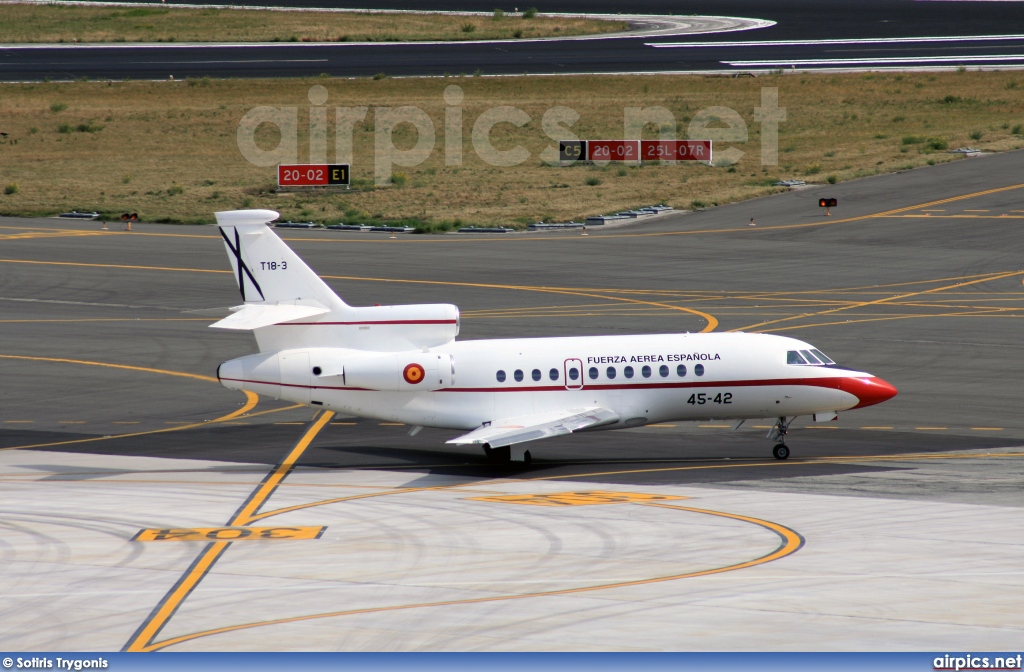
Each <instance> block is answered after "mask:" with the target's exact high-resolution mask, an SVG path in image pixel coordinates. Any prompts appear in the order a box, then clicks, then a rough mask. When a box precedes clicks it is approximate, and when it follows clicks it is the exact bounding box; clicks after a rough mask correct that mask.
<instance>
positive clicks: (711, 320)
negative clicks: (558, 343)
mask: <svg viewBox="0 0 1024 672" xmlns="http://www.w3.org/2000/svg"><path fill="white" fill-rule="evenodd" d="M0 263H10V264H43V265H50V266H76V267H84V268H118V269H126V270H145V271H171V272H176V273H231V271H221V270H211V269H204V268H178V267H173V266H138V265H131V264H88V263H81V262H65V261H32V260H24V259H0ZM320 277H321V278H323V279H331V280H361V281H365V282H405V283H414V284H425V285H446V286H449V287H478V288H487V289H508V290H515V291H524V292H547V293H551V294H565V295H568V296H584V297H588V298H592V299H604V300H606V301H620V302H624V303H635V304H641V305H648V306H657V307H659V308H667V309H668V310H675V311H679V312H684V313H690V314H692V315H696V316H697V317H701V318H703V319H705V320H707V326H705V327H704V328H703V329H701V331H702V332H708V331H714V330H715V328H716V327H717V326H718V320H717V319H715V317H714V316H712V315H709V314H708V313H704V312H702V311H699V310H696V309H694V308H686V307H684V306H673V305H671V304H668V303H657V302H654V301H641V300H639V299H629V298H625V297H617V296H605V295H602V294H593V293H588V292H583V291H577V290H574V289H571V288H553V287H530V286H527V285H497V284H488V283H475V282H443V281H440V280H398V279H394V278H358V277H349V276H344V275H322V276H320Z"/></svg>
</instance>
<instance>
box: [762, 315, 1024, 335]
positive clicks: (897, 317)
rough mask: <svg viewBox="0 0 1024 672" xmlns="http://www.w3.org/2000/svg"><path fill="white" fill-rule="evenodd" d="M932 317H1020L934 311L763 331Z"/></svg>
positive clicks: (774, 331) (771, 330)
mask: <svg viewBox="0 0 1024 672" xmlns="http://www.w3.org/2000/svg"><path fill="white" fill-rule="evenodd" d="M932 317H987V318H993V317H998V318H1004V319H1005V318H1010V319H1021V317H1024V316H1021V315H1000V314H995V313H993V312H991V311H981V312H971V313H935V314H932V315H924V314H922V315H888V316H885V317H867V318H861V319H850V320H839V321H836V322H815V323H814V324H801V325H797V326H793V327H779V328H778V329H765V330H764V333H766V334H774V333H778V332H780V331H793V330H796V329H813V328H814V327H836V326H841V325H847V324H859V323H863V322H888V321H890V320H924V319H928V318H932Z"/></svg>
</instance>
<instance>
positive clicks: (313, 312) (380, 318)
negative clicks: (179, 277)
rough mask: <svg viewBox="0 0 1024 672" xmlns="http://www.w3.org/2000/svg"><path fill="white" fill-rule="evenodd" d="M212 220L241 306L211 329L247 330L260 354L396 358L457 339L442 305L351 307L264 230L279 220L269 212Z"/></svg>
mask: <svg viewBox="0 0 1024 672" xmlns="http://www.w3.org/2000/svg"><path fill="white" fill-rule="evenodd" d="M216 214H217V225H218V226H219V227H220V235H221V237H223V238H224V246H225V247H226V248H227V252H228V259H229V260H230V261H231V268H232V270H233V271H234V274H235V280H236V282H237V283H238V290H239V291H240V292H241V294H242V300H243V301H244V302H245V305H243V306H239V308H238V309H237V310H236V312H235V313H234V314H232V315H230V316H229V317H226V318H224V319H223V320H221V321H220V322H217V323H216V324H212V325H210V326H211V327H217V328H220V329H244V330H252V331H253V333H254V334H255V336H256V342H257V344H258V345H259V347H260V350H261V351H268V350H284V349H288V348H300V347H323V346H332V347H347V348H354V349H361V350H375V351H399V350H408V349H414V348H423V347H433V346H436V345H442V344H444V343H448V342H450V341H452V340H453V339H454V338H455V336H457V335H458V333H459V309H458V308H456V307H455V306H452V305H448V304H424V305H415V306H372V307H365V308H353V307H351V306H349V305H348V304H346V303H345V302H344V301H342V300H341V298H340V297H339V296H338V295H337V294H335V293H334V291H333V290H332V289H331V288H330V287H328V286H327V284H326V283H325V282H324V281H323V280H321V279H320V277H319V276H318V275H317V274H316V273H314V272H313V270H312V269H311V268H310V267H309V266H307V265H306V264H305V262H303V261H302V259H300V258H299V256H298V255H297V254H295V252H293V251H292V249H291V248H290V247H288V246H287V245H286V244H285V242H284V241H283V240H281V239H280V238H279V237H278V236H277V234H276V233H274V231H273V230H272V229H271V228H270V227H269V226H267V224H268V223H269V222H272V221H273V220H275V219H277V218H278V217H279V216H280V215H279V214H278V213H276V212H274V211H273V210H232V211H228V212H218V213H216Z"/></svg>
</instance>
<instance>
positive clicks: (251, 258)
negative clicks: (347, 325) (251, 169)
mask: <svg viewBox="0 0 1024 672" xmlns="http://www.w3.org/2000/svg"><path fill="white" fill-rule="evenodd" d="M216 214H217V225H218V227H220V235H221V237H222V238H224V246H225V248H227V253H228V258H229V259H230V261H231V268H232V270H234V272H235V280H236V282H237V283H238V290H239V291H240V292H241V293H242V301H244V302H245V303H246V304H253V303H259V304H264V305H266V304H277V303H281V302H287V303H289V304H292V305H294V304H295V302H297V301H298V302H310V301H315V302H317V303H319V304H320V305H321V306H322V307H324V308H326V309H328V310H335V309H338V308H344V307H345V306H346V304H345V302H344V301H342V300H341V298H340V297H338V295H337V294H335V293H334V291H332V290H331V288H330V287H328V286H327V284H326V283H325V282H324V281H323V280H321V279H320V277H319V276H318V275H317V274H316V273H314V272H313V270H312V269H311V268H310V267H309V266H307V265H306V264H305V262H304V261H302V259H300V258H299V256H298V255H297V254H295V252H293V251H292V249H291V248H290V247H288V246H287V245H285V243H284V241H283V240H281V239H280V238H279V237H278V236H277V234H276V233H274V231H273V229H271V228H270V227H269V226H267V224H268V223H269V222H272V221H273V220H275V219H277V218H278V217H280V215H279V214H278V213H276V212H274V211H273V210H231V211H228V212H218V213H216Z"/></svg>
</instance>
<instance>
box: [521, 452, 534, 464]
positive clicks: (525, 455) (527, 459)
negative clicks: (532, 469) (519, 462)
mask: <svg viewBox="0 0 1024 672" xmlns="http://www.w3.org/2000/svg"><path fill="white" fill-rule="evenodd" d="M532 461H533V458H532V457H530V451H526V452H525V453H523V464H529V463H530V462H532Z"/></svg>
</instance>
